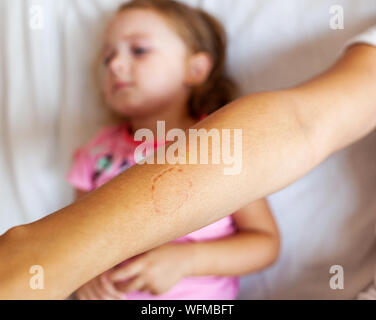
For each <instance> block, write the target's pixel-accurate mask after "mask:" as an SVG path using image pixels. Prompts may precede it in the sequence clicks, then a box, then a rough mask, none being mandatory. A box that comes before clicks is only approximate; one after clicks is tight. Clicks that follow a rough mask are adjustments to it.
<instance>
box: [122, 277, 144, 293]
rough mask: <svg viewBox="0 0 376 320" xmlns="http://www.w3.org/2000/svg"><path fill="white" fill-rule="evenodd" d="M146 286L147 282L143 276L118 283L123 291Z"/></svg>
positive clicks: (135, 289)
mask: <svg viewBox="0 0 376 320" xmlns="http://www.w3.org/2000/svg"><path fill="white" fill-rule="evenodd" d="M144 286H145V282H144V280H143V279H142V278H140V277H137V278H134V279H133V280H130V281H128V282H127V283H120V284H118V285H117V288H118V290H119V291H121V292H123V293H128V292H134V291H138V290H140V289H141V288H143V287H144Z"/></svg>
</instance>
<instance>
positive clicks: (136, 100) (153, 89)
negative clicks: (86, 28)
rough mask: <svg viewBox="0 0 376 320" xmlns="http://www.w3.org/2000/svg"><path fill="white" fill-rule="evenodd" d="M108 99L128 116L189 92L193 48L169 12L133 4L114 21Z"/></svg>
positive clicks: (107, 49) (108, 40)
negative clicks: (169, 20)
mask: <svg viewBox="0 0 376 320" xmlns="http://www.w3.org/2000/svg"><path fill="white" fill-rule="evenodd" d="M102 55H103V56H102V60H103V64H104V66H105V71H104V79H103V89H104V94H105V99H106V102H107V103H108V104H109V106H111V107H112V108H113V109H114V110H115V111H117V112H119V113H121V114H122V115H124V116H143V115H147V114H150V113H154V112H157V111H158V110H160V108H163V107H164V106H166V105H168V104H171V101H174V100H177V99H179V97H181V95H182V94H187V90H188V89H187V86H185V85H184V83H185V74H186V69H187V67H186V66H187V64H186V63H187V49H186V46H185V43H184V42H183V40H181V38H180V37H179V36H178V35H177V34H176V33H175V32H174V31H173V30H172V29H171V27H170V26H169V25H168V23H167V21H166V20H165V18H164V17H162V16H161V15H159V14H158V13H156V12H154V11H152V10H145V9H129V10H125V11H124V12H121V13H118V14H117V15H116V16H115V17H114V18H113V19H112V21H111V22H110V24H109V26H108V28H107V31H106V36H105V45H104V48H103V53H102Z"/></svg>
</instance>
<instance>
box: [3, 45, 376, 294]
mask: <svg viewBox="0 0 376 320" xmlns="http://www.w3.org/2000/svg"><path fill="white" fill-rule="evenodd" d="M375 80H376V49H374V48H372V47H369V46H356V47H353V48H352V49H350V50H349V51H348V52H347V54H346V55H345V56H344V57H343V58H342V59H341V60H340V61H339V63H338V64H337V65H336V66H334V67H333V68H332V69H330V70H329V71H328V72H326V73H325V74H323V75H321V76H319V77H317V78H316V79H314V80H313V81H311V82H309V83H306V84H303V85H301V86H299V87H297V88H294V89H290V90H285V91H279V92H272V93H260V94H255V95H250V96H247V97H244V98H241V99H239V100H237V101H235V102H233V103H231V104H229V105H228V106H226V107H225V108H223V109H221V110H219V111H218V112H216V113H215V114H214V115H212V116H210V117H208V118H207V119H205V120H204V121H203V122H201V123H199V124H197V125H196V126H195V127H196V128H205V129H211V128H219V129H220V128H241V129H243V144H244V148H243V170H242V173H241V175H239V176H224V175H223V166H221V165H220V166H218V165H216V166H210V165H209V166H208V165H204V166H200V165H197V166H192V165H189V166H180V165H175V166H171V165H153V166H134V167H132V168H130V169H129V170H127V171H126V172H124V173H123V174H122V175H120V176H118V177H116V178H115V179H113V180H112V181H110V182H109V183H108V184H106V185H104V186H103V187H101V188H99V189H97V190H96V191H94V192H92V193H90V194H89V195H87V196H86V197H84V198H82V199H81V200H80V201H78V202H76V203H74V204H72V205H70V206H68V207H66V208H64V209H62V210H60V211H58V212H56V213H54V214H52V215H50V216H48V217H46V218H44V219H42V220H40V221H38V222H36V223H33V224H31V225H28V226H24V227H18V228H14V229H12V230H11V231H10V232H8V233H7V234H5V235H4V236H2V237H0V261H1V262H0V283H1V286H0V298H9V299H12V298H19V299H20V298H21V299H22V298H32V299H37V298H40V299H45V298H64V297H67V296H68V295H69V294H70V293H71V292H73V291H74V290H76V289H77V288H78V287H80V286H81V285H82V284H84V283H85V282H87V281H88V280H90V279H92V278H94V277H95V276H96V275H98V274H100V273H102V272H104V271H105V270H108V269H109V268H111V267H112V266H114V265H116V264H118V263H120V262H121V261H123V260H124V259H127V258H129V257H131V256H134V255H136V254H139V253H141V252H145V251H147V250H149V249H151V248H154V247H157V246H159V245H161V244H163V243H166V242H168V241H170V240H173V239H176V238H178V237H180V236H182V235H184V234H187V233H190V232H192V231H194V230H197V229H199V228H201V227H204V226H205V225H208V224H210V223H212V222H214V221H216V220H219V219H221V218H223V217H224V216H226V215H228V214H231V213H232V212H234V211H237V210H239V209H240V208H242V207H244V206H246V205H247V204H249V203H250V202H252V201H254V200H256V199H259V198H262V197H264V196H265V195H267V194H270V193H273V192H275V191H277V190H279V189H281V188H283V187H285V186H287V185H288V184H290V183H292V182H294V181H295V180H296V179H298V178H300V177H301V176H303V175H304V174H306V173H307V172H308V171H310V170H311V169H312V168H314V167H315V166H316V165H318V164H319V163H320V162H321V161H323V160H324V159H325V158H326V157H328V156H329V155H330V154H332V153H333V152H335V151H337V150H339V149H341V148H343V147H345V146H347V145H349V144H351V143H353V142H355V141H357V140H359V139H360V138H362V137H364V136H365V135H367V134H368V133H370V132H371V131H372V130H373V129H374V127H375V125H376V102H375V101H376V87H375V86H376V81H375ZM179 169H181V170H182V171H179ZM166 170H172V171H171V173H173V176H172V177H171V175H170V176H169V177H168V178H167V176H166V175H165V173H166ZM158 175H162V176H165V177H166V179H165V180H163V179H162V180H161V183H160V184H159V185H158V190H157V191H158V193H159V194H160V195H163V196H164V199H168V203H169V205H171V206H175V207H176V210H175V211H174V212H173V214H168V215H166V214H163V213H158V212H156V211H155V208H154V205H155V204H154V202H153V197H152V192H153V190H152V188H151V182H152V181H153V179H155V177H156V176H158ZM182 182H185V183H186V184H187V185H189V186H191V187H190V189H189V190H187V194H189V201H186V202H185V203H184V204H183V205H181V198H177V197H174V194H170V192H171V184H177V183H179V184H180V183H182ZM3 261H6V263H4V262H3ZM32 265H41V266H43V268H44V270H45V289H44V290H31V289H30V288H29V279H30V274H28V270H29V268H30V266H32Z"/></svg>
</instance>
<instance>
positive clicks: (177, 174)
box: [151, 168, 192, 214]
mask: <svg viewBox="0 0 376 320" xmlns="http://www.w3.org/2000/svg"><path fill="white" fill-rule="evenodd" d="M191 189H192V181H191V180H190V179H189V177H188V176H187V175H186V174H185V173H184V171H183V169H176V168H170V169H167V170H165V171H163V172H161V173H160V174H158V175H157V176H156V177H154V178H153V181H152V186H151V190H152V197H153V208H154V211H155V212H156V213H158V214H173V213H174V212H176V211H177V210H179V209H180V208H181V207H182V206H183V205H184V203H185V202H186V201H187V200H188V199H189V198H190V196H191Z"/></svg>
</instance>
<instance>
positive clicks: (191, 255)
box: [181, 243, 197, 277]
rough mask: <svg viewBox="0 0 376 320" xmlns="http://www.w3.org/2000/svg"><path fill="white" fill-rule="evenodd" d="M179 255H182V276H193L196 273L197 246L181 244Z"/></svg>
mask: <svg viewBox="0 0 376 320" xmlns="http://www.w3.org/2000/svg"><path fill="white" fill-rule="evenodd" d="M183 247H184V248H183V250H181V253H182V254H183V255H184V257H183V258H184V259H183V261H184V263H183V265H184V266H183V275H184V277H190V276H195V275H196V273H197V245H196V244H195V243H187V244H183Z"/></svg>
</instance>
